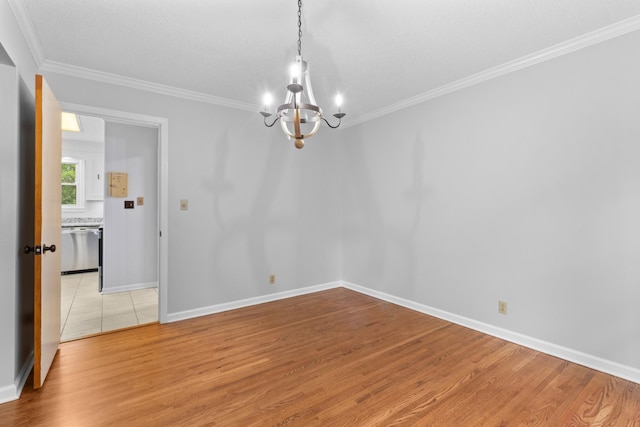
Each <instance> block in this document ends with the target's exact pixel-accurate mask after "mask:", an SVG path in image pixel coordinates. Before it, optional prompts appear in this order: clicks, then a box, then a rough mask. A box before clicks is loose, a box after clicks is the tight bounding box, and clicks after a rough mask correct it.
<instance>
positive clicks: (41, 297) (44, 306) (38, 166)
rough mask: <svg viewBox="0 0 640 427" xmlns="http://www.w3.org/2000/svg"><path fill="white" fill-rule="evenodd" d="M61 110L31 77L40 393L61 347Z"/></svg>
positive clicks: (38, 79)
mask: <svg viewBox="0 0 640 427" xmlns="http://www.w3.org/2000/svg"><path fill="white" fill-rule="evenodd" d="M61 158H62V130H61V109H60V105H59V104H58V101H57V100H56V98H55V96H54V95H53V92H52V91H51V89H50V88H49V86H48V85H47V83H46V82H45V80H44V78H43V77H42V76H40V75H36V146H35V220H34V229H35V242H34V246H33V247H31V248H25V251H28V250H31V251H33V252H34V255H35V257H34V260H35V262H34V340H35V343H34V367H33V381H34V384H33V387H34V388H40V387H41V386H42V384H43V383H44V380H45V378H46V376H47V373H48V372H49V368H50V367H51V364H52V363H53V359H54V357H55V355H56V352H57V351H58V346H59V344H60V294H61V292H60V250H59V248H60V242H61V240H62V236H61V226H62V224H61V222H62V219H61V206H60V204H61V197H62V196H61V183H60V179H61V170H60V164H61V163H60V162H61Z"/></svg>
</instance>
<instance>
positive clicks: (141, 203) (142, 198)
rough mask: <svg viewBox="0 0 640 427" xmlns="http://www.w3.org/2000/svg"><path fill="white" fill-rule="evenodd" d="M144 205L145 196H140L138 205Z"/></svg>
mask: <svg viewBox="0 0 640 427" xmlns="http://www.w3.org/2000/svg"><path fill="white" fill-rule="evenodd" d="M142 205H144V197H138V206H142Z"/></svg>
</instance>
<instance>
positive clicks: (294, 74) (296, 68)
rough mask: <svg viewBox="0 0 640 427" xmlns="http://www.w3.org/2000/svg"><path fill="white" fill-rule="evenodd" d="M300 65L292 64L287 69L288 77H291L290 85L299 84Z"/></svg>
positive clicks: (297, 63)
mask: <svg viewBox="0 0 640 427" xmlns="http://www.w3.org/2000/svg"><path fill="white" fill-rule="evenodd" d="M300 65H301V64H300V63H299V62H294V63H293V64H291V67H289V75H290V76H291V79H292V83H300V74H301V70H300Z"/></svg>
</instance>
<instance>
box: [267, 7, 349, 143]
mask: <svg viewBox="0 0 640 427" xmlns="http://www.w3.org/2000/svg"><path fill="white" fill-rule="evenodd" d="M289 73H290V77H289V84H288V85H287V93H286V96H285V100H284V103H283V104H282V105H280V106H279V107H278V108H277V109H276V115H275V118H274V119H273V121H272V122H271V123H267V118H269V117H271V116H273V114H272V113H270V112H269V105H270V104H271V97H270V94H266V95H265V97H264V100H263V101H264V110H263V111H261V112H260V114H262V117H263V118H264V125H265V126H267V127H272V126H273V125H274V124H275V123H276V122H278V121H279V122H280V127H281V128H282V131H283V132H284V133H285V135H287V136H288V137H289V139H293V140H294V142H295V146H296V148H302V147H304V140H305V138H309V137H311V136H313V135H315V133H316V132H317V131H318V130H319V129H320V125H322V122H323V121H324V122H325V123H326V124H327V125H328V126H329V127H330V128H332V129H335V128H337V127H339V126H340V123H341V121H342V118H343V117H344V116H345V113H343V112H342V111H341V110H340V106H341V105H342V95H340V94H338V95H337V96H336V105H337V106H338V112H337V113H335V114H334V115H333V117H335V118H336V119H338V124H337V125H332V124H331V123H329V122H328V121H327V119H325V118H324V117H323V114H322V108H320V107H319V106H318V104H317V103H316V99H315V96H314V95H313V88H312V87H311V76H310V73H309V64H308V63H307V61H305V60H304V59H302V1H301V0H299V1H298V55H297V56H296V58H295V61H294V62H293V63H292V64H291V67H290V69H289Z"/></svg>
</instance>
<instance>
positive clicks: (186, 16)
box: [11, 0, 640, 123]
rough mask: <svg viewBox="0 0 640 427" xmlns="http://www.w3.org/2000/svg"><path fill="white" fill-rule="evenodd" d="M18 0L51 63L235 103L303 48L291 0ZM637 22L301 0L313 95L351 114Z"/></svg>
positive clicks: (625, 1) (534, 11) (451, 4)
mask: <svg viewBox="0 0 640 427" xmlns="http://www.w3.org/2000/svg"><path fill="white" fill-rule="evenodd" d="M11 2H12V4H13V5H14V9H16V8H17V9H19V10H21V11H23V12H26V13H25V14H24V16H23V19H24V18H26V19H24V20H25V21H27V25H32V29H34V31H33V32H32V34H31V35H32V37H31V38H32V39H33V41H34V43H33V46H32V49H35V50H36V51H37V52H36V54H39V55H40V57H41V60H42V65H43V69H45V70H46V69H49V70H54V69H55V70H58V71H62V72H65V71H68V70H75V71H76V72H77V71H78V70H79V69H78V68H77V67H82V69H88V70H80V71H89V70H94V71H100V72H104V73H109V74H108V75H111V74H113V75H117V76H123V77H126V78H130V79H138V80H143V81H146V82H151V83H153V84H158V85H166V86H170V87H174V88H179V89H184V90H188V91H193V92H197V93H199V94H203V95H206V96H209V97H213V98H211V99H214V101H215V100H216V99H218V100H220V101H225V100H230V101H231V103H237V106H238V107H239V108H247V109H251V108H258V105H259V104H260V102H261V99H262V95H263V93H264V92H265V91H266V90H271V91H272V92H273V93H274V96H275V97H276V100H278V101H279V100H280V98H282V97H284V91H285V89H284V86H285V85H286V83H287V75H286V72H287V66H288V64H289V63H290V61H291V60H292V59H293V57H294V56H295V54H296V42H297V22H296V20H297V1H295V0H271V1H266V0H245V1H239V0H215V1H213V0H182V1H177V0H91V1H87V0H47V1H42V0H11ZM29 21H30V22H29ZM621 21H625V22H622V23H621ZM639 23H640V1H638V0H464V1H463V0H396V1H384V0H314V1H311V0H306V1H305V3H304V5H303V38H302V54H303V56H304V57H305V59H306V60H307V61H308V62H309V64H310V67H311V77H312V82H313V86H314V92H315V95H316V98H317V100H318V102H319V103H320V105H321V106H323V108H324V110H325V112H326V113H330V112H332V111H333V106H332V102H333V101H332V100H333V96H334V94H335V92H336V91H340V92H342V93H343V94H344V97H345V103H344V106H343V110H344V111H345V112H347V113H348V115H347V117H346V119H345V123H348V121H349V119H351V120H352V121H357V120H363V119H364V118H367V117H371V116H375V115H376V114H379V113H380V112H381V111H384V110H385V109H387V110H388V109H389V108H390V107H389V106H393V105H400V104H402V103H406V102H408V101H407V100H410V99H412V97H413V98H415V97H416V96H418V97H419V96H420V95H421V94H428V93H432V92H434V91H436V90H437V89H438V88H442V87H447V85H449V86H451V84H452V83H454V82H459V81H460V80H461V79H465V78H468V77H469V76H474V75H477V74H478V73H482V72H485V71H486V70H490V69H492V68H494V67H499V66H501V65H502V64H505V63H509V62H510V61H515V60H518V59H519V58H523V57H527V56H528V55H529V56H531V55H533V54H535V53H536V52H540V51H542V50H544V49H546V48H549V47H550V46H555V45H558V44H562V43H565V42H567V41H568V40H571V39H574V38H576V37H580V36H583V35H585V34H589V33H592V32H594V31H598V30H600V31H602V30H601V29H603V28H604V27H609V26H612V25H614V26H617V28H618V29H619V28H623V29H624V28H626V31H628V30H629V27H630V25H631V27H632V28H631V29H633V30H636V29H638V28H640V25H639ZM625 25H626V27H625ZM607 31H608V32H609V33H611V31H610V30H607ZM623 32H624V31H623ZM533 56H535V55H533ZM103 76H107V74H104V75H103Z"/></svg>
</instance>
